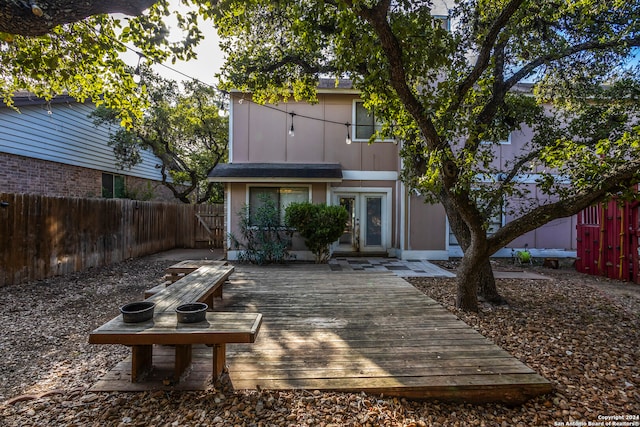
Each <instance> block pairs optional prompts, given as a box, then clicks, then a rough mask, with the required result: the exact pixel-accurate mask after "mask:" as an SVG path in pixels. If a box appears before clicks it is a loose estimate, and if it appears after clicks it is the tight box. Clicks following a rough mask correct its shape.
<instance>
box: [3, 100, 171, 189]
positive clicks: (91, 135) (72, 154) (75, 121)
mask: <svg viewBox="0 0 640 427" xmlns="http://www.w3.org/2000/svg"><path fill="white" fill-rule="evenodd" d="M14 101H15V106H16V107H17V108H18V110H16V109H13V108H9V107H7V106H6V105H5V104H4V103H2V104H0V192H4V193H29V194H40V195H46V196H59V197H83V198H86V197H107V198H112V197H124V196H128V197H133V198H144V199H152V200H175V199H174V197H173V194H172V193H171V192H170V191H169V190H168V189H167V188H166V187H165V186H164V185H162V175H161V173H160V169H159V168H158V167H157V165H159V164H161V160H160V159H158V158H156V157H155V156H154V155H153V154H152V153H151V152H148V151H142V152H141V155H142V162H141V163H140V164H138V165H136V166H134V167H132V168H130V169H121V168H120V167H118V165H117V161H116V158H115V155H114V152H113V148H112V147H111V146H109V135H110V132H111V131H112V130H111V129H109V126H107V125H101V126H95V125H94V123H93V120H92V119H91V118H90V117H89V114H90V113H91V112H92V111H93V110H94V109H95V105H94V104H92V103H90V102H77V101H76V100H74V99H73V98H71V97H69V96H57V97H55V98H53V99H52V100H50V101H45V100H44V99H41V98H36V97H34V96H33V95H31V94H29V93H26V92H24V93H19V94H16V96H15V98H14Z"/></svg>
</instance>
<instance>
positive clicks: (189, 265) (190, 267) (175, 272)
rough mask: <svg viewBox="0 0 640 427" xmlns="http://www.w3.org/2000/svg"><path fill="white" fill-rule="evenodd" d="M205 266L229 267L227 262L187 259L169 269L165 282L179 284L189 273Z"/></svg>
mask: <svg viewBox="0 0 640 427" xmlns="http://www.w3.org/2000/svg"><path fill="white" fill-rule="evenodd" d="M205 265H208V266H212V267H216V266H224V265H228V263H227V261H213V260H208V259H202V260H193V259H187V260H184V261H180V262H179V263H177V264H173V265H172V266H170V267H167V270H166V271H167V274H166V275H165V277H164V278H165V280H166V281H167V282H170V283H174V282H177V281H178V280H180V279H182V278H183V277H184V276H186V275H187V274H189V273H193V272H194V271H196V270H197V269H198V268H200V267H203V266H205Z"/></svg>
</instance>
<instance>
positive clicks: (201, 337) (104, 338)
mask: <svg viewBox="0 0 640 427" xmlns="http://www.w3.org/2000/svg"><path fill="white" fill-rule="evenodd" d="M233 270H234V269H233V267H232V266H228V265H204V266H201V267H199V268H198V269H196V270H195V271H193V272H192V273H190V274H188V275H186V276H184V277H183V278H182V279H180V280H178V281H176V282H175V283H173V284H172V285H170V286H168V287H165V288H163V289H161V290H159V291H158V292H157V293H155V294H154V295H153V296H151V297H150V298H148V299H147V300H148V301H152V302H154V303H155V304H156V305H155V308H154V316H153V319H152V320H149V321H147V322H140V323H125V322H124V321H123V320H122V316H118V317H116V318H114V319H112V320H111V321H109V322H107V323H105V324H104V325H102V326H101V327H99V328H98V329H96V330H94V331H93V332H91V334H90V335H89V343H91V344H123V345H128V346H131V355H132V357H131V359H132V360H131V381H132V382H137V381H140V380H142V379H143V378H144V376H145V374H146V373H147V372H150V370H151V369H152V358H153V345H154V344H159V345H163V344H164V345H174V346H175V364H174V374H173V377H174V378H173V379H174V381H179V380H180V377H181V376H182V374H183V373H184V371H185V370H186V369H187V367H188V366H189V365H190V364H191V354H192V345H193V344H206V345H209V346H212V347H213V378H214V380H217V379H218V378H219V376H220V374H221V373H222V370H223V368H224V365H225V359H226V356H225V352H226V344H227V343H252V342H254V340H255V337H256V334H257V333H258V330H259V329H260V325H261V323H262V315H261V314H259V313H249V314H245V313H235V312H234V313H224V312H207V314H206V317H207V318H206V321H203V322H198V323H187V324H185V323H178V320H177V316H176V313H175V309H176V308H177V307H178V306H179V305H182V304H187V303H191V302H205V303H207V304H208V305H209V307H210V308H212V307H213V298H214V296H219V297H220V298H222V286H223V284H224V283H225V281H226V280H227V279H228V278H229V276H230V275H231V274H232V273H233Z"/></svg>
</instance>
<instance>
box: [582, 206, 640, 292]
mask: <svg viewBox="0 0 640 427" xmlns="http://www.w3.org/2000/svg"><path fill="white" fill-rule="evenodd" d="M638 212H639V210H638V202H619V201H617V200H615V199H613V200H611V201H609V202H608V203H601V204H599V205H597V206H591V207H589V208H587V209H585V210H583V211H582V212H580V213H579V214H578V225H577V226H576V228H577V234H578V242H577V255H578V257H577V259H576V269H577V270H578V271H579V272H581V273H587V274H592V275H599V276H605V277H608V278H611V279H618V280H624V281H633V282H635V283H640V273H639V271H638V270H640V269H639V268H638V267H639V266H640V264H639V262H640V256H639V254H638V249H639V242H638V237H639V235H640V233H639V232H638V231H639V230H638Z"/></svg>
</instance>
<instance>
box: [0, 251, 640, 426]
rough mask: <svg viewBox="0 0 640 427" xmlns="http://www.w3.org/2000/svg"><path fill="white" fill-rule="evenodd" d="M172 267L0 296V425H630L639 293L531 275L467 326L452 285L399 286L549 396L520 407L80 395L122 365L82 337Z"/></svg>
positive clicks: (639, 359) (47, 283) (638, 408)
mask: <svg viewBox="0 0 640 427" xmlns="http://www.w3.org/2000/svg"><path fill="white" fill-rule="evenodd" d="M172 263H173V262H171V261H157V260H151V259H138V260H132V261H127V262H124V263H120V264H116V265H113V266H109V267H105V268H101V269H92V270H89V271H87V272H84V273H78V274H73V275H69V276H65V277H56V278H52V279H47V280H43V281H39V282H33V283H29V284H24V285H18V286H11V287H5V288H0V307H2V309H1V310H0V322H2V323H1V324H2V334H0V354H1V355H2V357H1V358H0V425H8V426H22V425H42V426H45V425H46V426H48V425H66V426H73V425H77V426H84V425H122V426H129V425H136V426H143V425H144V426H152V425H155V426H173V425H180V426H182V425H193V426H197V425H200V426H208V425H212V426H235V425H238V426H283V425H286V426H305V425H308V426H330V425H333V426H359V425H363V426H366V425H369V426H378V425H385V426H431V425H433V426H438V425H447V426H449V425H451V426H468V425H476V426H535V425H541V426H551V425H560V424H559V423H565V424H566V425H569V424H571V423H573V425H587V424H588V423H589V422H591V423H594V424H592V425H595V423H598V422H602V423H603V425H604V423H605V422H606V421H611V420H613V421H615V422H617V423H622V424H616V425H640V420H639V419H638V418H635V417H637V416H638V415H640V389H639V387H640V350H639V348H640V311H639V310H638V308H639V307H640V285H634V284H627V283H621V282H615V281H611V280H606V279H601V278H598V277H590V276H584V275H580V274H577V273H575V272H574V271H572V270H571V269H569V268H563V269H560V270H549V269H542V268H541V267H540V268H538V267H533V268H532V270H534V271H536V272H539V273H542V274H546V275H548V276H550V277H551V278H552V280H513V279H510V280H500V281H498V287H499V290H500V292H501V293H502V294H503V295H504V296H505V297H506V298H507V300H508V301H509V304H508V305H506V306H500V307H493V306H490V305H487V304H482V305H481V310H480V312H479V313H473V314H469V313H463V312H459V311H457V310H456V309H455V308H454V307H453V301H454V295H455V283H454V281H453V280H452V279H442V278H437V279H435V278H433V279H432V278H412V279H410V282H411V283H413V284H414V285H415V286H416V287H417V288H418V289H421V290H422V291H423V292H424V293H426V294H427V295H429V296H430V297H432V298H434V299H436V300H437V301H439V302H441V303H442V304H443V305H445V306H446V307H447V308H448V309H450V310H451V311H452V312H454V313H455V314H456V315H457V316H459V317H460V318H461V319H462V320H464V321H465V322H467V323H468V324H469V325H471V326H473V327H474V328H476V329H477V330H478V331H479V332H480V333H482V334H483V335H485V336H486V337H488V338H489V339H491V340H492V341H494V342H495V343H496V344H498V345H500V346H501V347H502V348H504V349H505V350H507V351H508V352H510V353H511V354H513V355H514V356H515V357H517V358H518V359H520V360H522V361H523V362H524V363H526V364H527V365H529V366H530V367H532V368H533V369H535V370H536V371H537V372H538V373H540V374H541V375H542V376H544V377H545V378H547V379H549V380H550V381H551V382H552V383H553V385H554V387H555V391H554V392H553V393H552V394H550V395H547V396H541V397H539V398H536V399H532V400H530V401H529V402H527V403H525V404H524V405H520V406H517V407H506V406H504V405H499V404H487V405H471V404H464V403H445V402H416V401H409V400H405V399H394V398H387V397H384V396H371V395H364V394H348V393H324V392H319V391H316V392H308V391H285V392H276V391H268V390H263V391H260V392H258V391H238V392H232V391H229V390H224V389H219V390H216V389H214V388H211V389H210V390H208V391H204V392H171V393H167V392H144V393H91V392H88V391H87V389H88V387H90V386H91V385H92V384H93V382H95V380H96V378H98V377H100V376H101V375H103V374H104V373H106V372H107V371H108V370H109V369H110V368H111V367H113V366H114V365H115V364H116V363H117V362H119V361H120V360H122V359H123V358H124V357H125V356H126V355H127V353H128V351H127V349H126V348H125V347H123V346H105V345H101V346H98V345H89V344H88V343H87V337H88V334H89V332H90V331H91V330H93V329H94V328H95V327H97V326H99V325H101V324H102V323H104V322H105V321H107V320H109V319H110V318H112V317H113V316H115V315H117V307H119V306H120V305H122V304H124V303H126V302H130V301H132V300H135V299H138V298H139V297H140V295H141V293H142V291H143V290H144V289H146V288H149V287H151V286H153V285H154V284H156V283H159V281H160V280H161V278H162V276H163V274H164V269H165V268H166V267H167V266H169V265H170V264H172ZM603 417H621V418H608V419H606V418H603ZM625 417H626V418H625ZM634 423H635V424H634Z"/></svg>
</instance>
